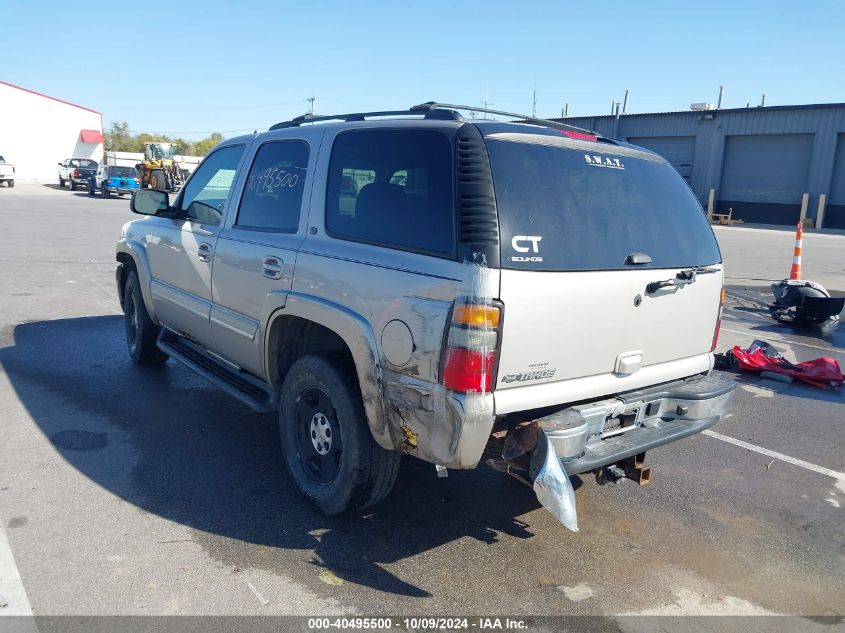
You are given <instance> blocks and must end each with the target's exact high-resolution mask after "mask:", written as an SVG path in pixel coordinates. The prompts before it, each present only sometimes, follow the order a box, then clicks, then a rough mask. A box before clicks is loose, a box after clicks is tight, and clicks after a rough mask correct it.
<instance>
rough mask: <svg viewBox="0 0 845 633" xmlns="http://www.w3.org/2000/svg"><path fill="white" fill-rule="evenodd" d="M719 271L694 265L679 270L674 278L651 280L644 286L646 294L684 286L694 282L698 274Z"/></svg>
mask: <svg viewBox="0 0 845 633" xmlns="http://www.w3.org/2000/svg"><path fill="white" fill-rule="evenodd" d="M717 272H719V269H718V268H706V267H701V266H694V267H692V268H690V269H688V270H681V271H679V272H678V274H677V275H675V278H674V279H664V280H662V281H652V282H651V283H650V284H648V285H647V286H646V287H645V291H646V293H647V294H654V293H655V292H657V291H658V290H660V289H661V288H671V287H679V286H686V285H687V284H694V283H695V281H696V279H698V275H707V274H710V273H717Z"/></svg>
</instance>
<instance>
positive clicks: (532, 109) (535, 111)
mask: <svg viewBox="0 0 845 633" xmlns="http://www.w3.org/2000/svg"><path fill="white" fill-rule="evenodd" d="M531 116H533V117H534V118H536V117H537V88H534V107H532V108H531Z"/></svg>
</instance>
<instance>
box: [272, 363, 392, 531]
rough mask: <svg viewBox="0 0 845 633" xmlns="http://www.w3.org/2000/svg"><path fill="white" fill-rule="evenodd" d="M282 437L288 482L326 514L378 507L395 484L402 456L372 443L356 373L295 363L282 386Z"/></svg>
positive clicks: (329, 364) (280, 414) (280, 409)
mask: <svg viewBox="0 0 845 633" xmlns="http://www.w3.org/2000/svg"><path fill="white" fill-rule="evenodd" d="M279 436H280V439H281V444H282V453H283V455H284V459H285V466H286V467H287V471H288V474H289V475H290V478H291V479H292V480H293V483H294V485H295V486H296V488H297V489H298V490H299V492H300V493H302V495H303V496H305V498H306V499H308V500H309V501H310V502H311V503H313V504H314V505H315V506H317V508H318V509H319V510H320V511H321V512H323V514H327V515H333V514H339V513H341V512H344V511H346V510H351V509H355V508H365V507H367V506H371V505H373V504H376V503H378V502H379V501H381V500H382V499H384V498H385V497H386V496H387V495H388V493H389V492H390V490H391V488H393V484H394V482H395V481H396V475H397V474H398V472H399V462H400V459H401V454H400V453H398V452H395V451H388V450H385V449H384V448H382V447H381V446H379V445H378V444H377V443H376V441H375V440H374V439H373V436H372V433H370V429H369V426H368V425H367V417H366V414H365V412H364V405H363V402H362V400H361V393H360V390H359V389H358V382H357V380H356V379H355V374H354V370H353V369H352V368H349V367H343V368H341V367H340V366H339V365H336V364H332V363H330V362H329V361H328V360H326V359H324V358H321V357H319V356H304V357H302V358H300V359H299V360H297V361H296V362H295V363H294V364H293V366H292V367H291V368H290V371H289V372H288V374H287V377H286V378H285V382H284V385H283V386H282V394H281V400H280V407H279Z"/></svg>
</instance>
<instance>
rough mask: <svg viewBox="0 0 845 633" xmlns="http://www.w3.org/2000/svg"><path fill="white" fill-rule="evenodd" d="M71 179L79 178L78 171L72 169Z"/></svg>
mask: <svg viewBox="0 0 845 633" xmlns="http://www.w3.org/2000/svg"><path fill="white" fill-rule="evenodd" d="M73 177H74V178H79V170H78V169H74V170H73Z"/></svg>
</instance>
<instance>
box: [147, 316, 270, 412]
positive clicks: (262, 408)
mask: <svg viewBox="0 0 845 633" xmlns="http://www.w3.org/2000/svg"><path fill="white" fill-rule="evenodd" d="M158 348H159V349H160V350H161V351H162V352H164V353H165V354H167V355H168V356H170V357H171V358H173V359H174V360H177V361H179V362H180V363H182V364H183V365H185V366H186V367H188V368H189V369H192V370H193V371H195V372H196V373H198V374H199V375H200V376H202V377H203V378H205V379H206V380H207V381H208V382H210V383H211V384H212V385H214V386H215V387H218V388H220V389H222V390H223V391H225V392H226V393H228V394H229V395H230V396H234V397H235V398H237V399H238V400H240V401H241V402H243V403H244V404H246V405H247V406H248V407H249V408H251V409H253V410H254V411H258V412H259V413H269V412H271V411H276V410H277V409H278V402H277V400H276V397H275V395H274V394H273V393H272V392H271V391H270V390H269V389H268V388H267V385H266V384H265V383H263V382H262V381H260V380H259V379H258V378H256V377H254V376H252V375H250V374H246V373H244V372H241V371H237V370H235V369H234V368H231V367H228V366H226V365H225V364H224V363H223V362H221V361H219V360H217V359H215V358H214V357H213V356H211V355H210V354H209V353H208V352H206V351H205V350H204V349H203V348H202V347H200V346H199V345H196V344H194V343H192V342H191V341H189V340H188V339H186V338H184V337H182V336H179V335H178V334H175V333H173V332H170V331H169V330H166V329H164V328H162V330H161V334H159V337H158Z"/></svg>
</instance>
